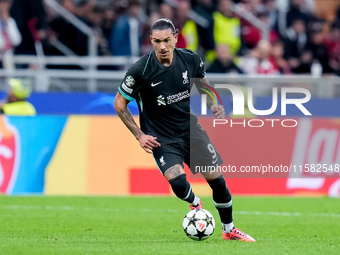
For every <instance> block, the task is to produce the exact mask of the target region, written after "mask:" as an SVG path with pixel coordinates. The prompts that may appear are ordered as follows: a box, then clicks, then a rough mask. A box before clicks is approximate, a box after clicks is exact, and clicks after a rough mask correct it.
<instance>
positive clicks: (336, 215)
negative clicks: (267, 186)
mask: <svg viewBox="0 0 340 255" xmlns="http://www.w3.org/2000/svg"><path fill="white" fill-rule="evenodd" d="M0 209H8V210H56V211H76V210H81V211H105V212H127V211H136V212H146V213H149V212H167V213H179V212H180V211H181V210H176V209H166V208H158V209H150V208H138V207H137V208H110V207H75V206H34V205H27V206H24V205H0ZM233 213H234V214H240V215H256V216H279V217H329V218H340V213H301V212H261V211H234V212H233Z"/></svg>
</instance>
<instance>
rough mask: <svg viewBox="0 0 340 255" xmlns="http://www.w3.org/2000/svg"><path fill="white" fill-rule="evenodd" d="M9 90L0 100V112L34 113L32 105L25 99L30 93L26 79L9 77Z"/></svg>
mask: <svg viewBox="0 0 340 255" xmlns="http://www.w3.org/2000/svg"><path fill="white" fill-rule="evenodd" d="M8 83H9V86H10V90H9V92H8V93H7V95H6V98H5V99H4V100H2V101H1V102H0V113H3V114H6V115H25V116H33V115H36V110H35V108H34V106H33V105H32V104H31V103H30V102H28V101H26V100H27V98H28V97H29V96H30V94H31V87H30V84H29V81H28V80H24V81H22V80H20V79H10V80H9V81H8Z"/></svg>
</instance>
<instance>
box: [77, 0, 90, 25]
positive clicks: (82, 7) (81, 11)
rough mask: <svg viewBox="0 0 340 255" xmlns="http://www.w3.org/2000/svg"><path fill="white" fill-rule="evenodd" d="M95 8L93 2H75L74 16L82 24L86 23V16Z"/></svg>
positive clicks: (84, 0)
mask: <svg viewBox="0 0 340 255" xmlns="http://www.w3.org/2000/svg"><path fill="white" fill-rule="evenodd" d="M94 6H95V1H94V0H79V1H77V2H76V9H75V14H76V16H77V17H78V18H79V19H80V20H82V21H83V22H85V23H87V22H88V14H89V13H90V12H92V9H93V8H94Z"/></svg>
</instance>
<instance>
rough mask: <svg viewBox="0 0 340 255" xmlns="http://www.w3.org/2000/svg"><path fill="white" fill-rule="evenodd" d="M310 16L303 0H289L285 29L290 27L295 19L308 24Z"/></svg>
mask: <svg viewBox="0 0 340 255" xmlns="http://www.w3.org/2000/svg"><path fill="white" fill-rule="evenodd" d="M311 16H312V15H311V12H310V9H309V8H308V7H307V5H306V1H305V0H290V1H289V7H288V12H287V15H286V27H290V26H292V24H293V22H294V21H295V20H297V19H299V20H303V22H304V23H305V24H308V23H309V21H310V20H311Z"/></svg>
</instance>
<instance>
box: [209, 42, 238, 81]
mask: <svg viewBox="0 0 340 255" xmlns="http://www.w3.org/2000/svg"><path fill="white" fill-rule="evenodd" d="M216 54H217V58H216V59H215V60H214V62H212V64H211V65H210V66H209V67H208V69H207V72H208V73H238V74H243V73H244V72H243V71H242V70H241V69H240V68H239V67H238V66H237V65H235V63H234V59H233V56H231V55H230V52H229V48H228V46H227V45H223V44H218V45H216Z"/></svg>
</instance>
